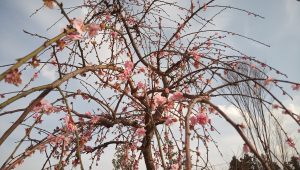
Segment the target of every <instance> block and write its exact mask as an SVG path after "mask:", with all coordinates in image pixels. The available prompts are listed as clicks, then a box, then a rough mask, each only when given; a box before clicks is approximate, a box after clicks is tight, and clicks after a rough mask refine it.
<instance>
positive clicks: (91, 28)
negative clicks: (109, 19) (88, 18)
mask: <svg viewBox="0 0 300 170" xmlns="http://www.w3.org/2000/svg"><path fill="white" fill-rule="evenodd" d="M99 30H100V26H99V25H97V24H94V23H92V24H89V25H88V31H89V32H88V33H89V36H90V37H94V36H95V35H97V33H98V31H99Z"/></svg>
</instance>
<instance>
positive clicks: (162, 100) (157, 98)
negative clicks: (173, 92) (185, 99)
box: [154, 94, 167, 106]
mask: <svg viewBox="0 0 300 170" xmlns="http://www.w3.org/2000/svg"><path fill="white" fill-rule="evenodd" d="M166 101H167V99H166V98H165V97H163V96H161V94H157V95H155V97H154V103H155V104H156V105H157V106H161V105H163V104H165V103H166Z"/></svg>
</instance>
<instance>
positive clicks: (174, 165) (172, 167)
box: [170, 164, 179, 170]
mask: <svg viewBox="0 0 300 170" xmlns="http://www.w3.org/2000/svg"><path fill="white" fill-rule="evenodd" d="M178 169H179V166H178V164H172V165H171V169H170V170H178Z"/></svg>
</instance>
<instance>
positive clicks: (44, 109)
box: [32, 99, 58, 114]
mask: <svg viewBox="0 0 300 170" xmlns="http://www.w3.org/2000/svg"><path fill="white" fill-rule="evenodd" d="M32 111H33V112H36V113H46V114H50V113H53V112H57V111H58V109H57V108H56V107H54V106H52V105H51V104H50V103H49V102H48V101H47V100H46V99H42V100H41V101H40V102H39V103H38V104H37V105H35V106H34V107H33V109H32Z"/></svg>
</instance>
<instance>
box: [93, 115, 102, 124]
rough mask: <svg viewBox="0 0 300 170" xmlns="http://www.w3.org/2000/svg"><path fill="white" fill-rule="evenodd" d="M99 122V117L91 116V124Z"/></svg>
mask: <svg viewBox="0 0 300 170" xmlns="http://www.w3.org/2000/svg"><path fill="white" fill-rule="evenodd" d="M99 120H100V117H99V116H92V119H91V123H92V124H96V123H98V122H99Z"/></svg>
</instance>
